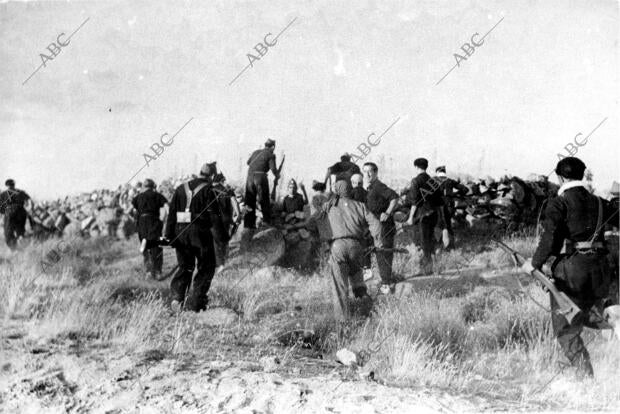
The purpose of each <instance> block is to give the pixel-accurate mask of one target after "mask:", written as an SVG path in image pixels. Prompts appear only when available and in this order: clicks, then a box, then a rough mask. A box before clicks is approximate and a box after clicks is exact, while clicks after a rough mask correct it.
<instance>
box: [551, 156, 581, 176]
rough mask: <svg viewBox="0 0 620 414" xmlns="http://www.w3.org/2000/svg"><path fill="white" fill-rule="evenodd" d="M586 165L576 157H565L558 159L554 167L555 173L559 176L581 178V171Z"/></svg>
mask: <svg viewBox="0 0 620 414" xmlns="http://www.w3.org/2000/svg"><path fill="white" fill-rule="evenodd" d="M585 170H586V165H585V164H584V163H583V161H581V160H580V159H579V158H577V157H566V158H563V159H561V160H560V161H558V164H557V166H556V167H555V173H556V174H557V175H558V176H559V177H563V178H568V179H570V180H581V179H583V173H584V171H585Z"/></svg>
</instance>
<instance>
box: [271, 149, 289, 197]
mask: <svg viewBox="0 0 620 414" xmlns="http://www.w3.org/2000/svg"><path fill="white" fill-rule="evenodd" d="M284 158H286V155H284V154H282V160H281V161H280V166H279V167H278V175H276V176H275V177H274V179H273V188H272V189H271V201H275V200H276V188H277V187H278V181H280V173H281V172H282V166H283V165H284Z"/></svg>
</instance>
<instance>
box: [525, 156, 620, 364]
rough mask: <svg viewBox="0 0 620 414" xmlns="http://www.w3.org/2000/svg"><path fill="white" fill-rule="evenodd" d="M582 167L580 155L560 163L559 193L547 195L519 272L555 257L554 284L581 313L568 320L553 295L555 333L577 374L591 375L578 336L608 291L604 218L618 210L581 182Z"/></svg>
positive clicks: (613, 214)
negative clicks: (537, 233)
mask: <svg viewBox="0 0 620 414" xmlns="http://www.w3.org/2000/svg"><path fill="white" fill-rule="evenodd" d="M585 169H586V166H585V164H584V163H583V162H582V161H581V160H580V159H579V158H575V157H567V158H563V159H562V160H561V161H559V162H558V164H557V166H556V168H555V173H556V175H557V176H558V179H559V182H560V185H561V186H560V189H559V191H558V196H557V197H555V198H552V199H550V201H549V203H548V205H547V208H546V209H545V214H544V220H543V222H542V227H543V233H542V235H541V238H540V242H539V243H538V247H537V249H536V252H535V253H534V256H533V258H532V260H531V262H530V261H527V262H526V263H525V264H524V265H523V270H524V271H526V272H528V273H529V272H531V271H533V270H534V269H538V270H542V267H543V265H544V264H545V263H546V262H547V259H549V258H550V257H551V256H554V257H555V260H554V262H553V264H552V266H551V270H552V273H553V280H554V282H555V285H556V286H557V288H558V289H559V290H560V291H562V292H564V293H566V295H567V296H568V297H569V298H570V299H572V300H573V302H575V304H576V305H577V306H579V308H580V309H581V310H582V313H581V314H580V315H578V316H577V317H575V318H574V319H573V320H572V322H570V323H569V322H568V320H567V319H566V317H565V316H564V315H563V314H561V313H560V312H559V307H558V304H557V302H556V301H555V299H554V297H553V296H551V297H550V298H551V312H552V313H551V323H552V326H553V332H554V334H555V336H556V337H557V340H558V342H559V344H560V347H561V348H562V350H563V351H564V354H565V355H566V357H567V358H568V360H569V361H570V363H571V365H572V366H574V367H575V368H576V369H577V371H578V373H580V374H582V375H584V376H592V375H593V370H592V365H591V363H590V355H589V354H588V350H587V349H586V347H585V345H584V342H583V339H581V336H580V334H581V331H582V329H583V327H584V326H589V327H592V328H596V326H595V325H592V324H591V320H590V318H589V316H590V315H591V309H592V307H593V306H595V307H596V306H597V305H600V304H601V303H602V301H603V300H604V299H605V297H606V296H607V294H608V290H609V283H610V270H609V263H608V262H607V258H606V255H607V252H608V251H607V248H606V245H605V238H604V235H603V230H604V226H605V224H606V223H607V222H609V221H610V220H613V219H615V220H617V212H613V211H611V209H610V208H609V205H608V202H607V201H606V200H603V199H602V198H600V197H597V196H595V195H593V194H591V193H590V192H589V191H588V190H587V188H586V184H585V183H584V181H582V180H583V176H584V171H585ZM614 216H615V217H614Z"/></svg>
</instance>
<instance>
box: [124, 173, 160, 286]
mask: <svg viewBox="0 0 620 414" xmlns="http://www.w3.org/2000/svg"><path fill="white" fill-rule="evenodd" d="M144 187H145V189H146V190H145V191H143V192H141V193H140V194H138V195H136V196H135V197H134V198H133V200H132V201H131V205H132V206H133V208H134V209H135V215H136V220H137V223H138V239H139V240H140V250H141V252H142V256H143V257H144V267H145V269H146V272H147V273H148V274H149V275H150V276H151V277H152V278H154V279H159V276H160V275H161V269H162V266H163V263H164V256H163V250H162V248H161V247H160V246H159V243H158V242H159V238H160V237H161V236H162V228H163V223H162V221H161V220H160V219H159V213H160V209H161V208H162V207H164V206H165V205H166V204H168V200H166V197H164V196H163V195H162V194H161V193H159V192H158V191H155V181H153V180H151V179H150V178H147V179H146V180H144Z"/></svg>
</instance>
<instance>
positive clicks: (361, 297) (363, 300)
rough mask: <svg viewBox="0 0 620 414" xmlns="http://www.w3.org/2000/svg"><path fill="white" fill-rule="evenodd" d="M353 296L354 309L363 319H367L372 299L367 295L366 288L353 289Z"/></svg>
mask: <svg viewBox="0 0 620 414" xmlns="http://www.w3.org/2000/svg"><path fill="white" fill-rule="evenodd" d="M353 295H354V296H355V308H357V309H358V310H359V313H360V314H361V315H362V316H363V317H368V316H369V315H370V312H371V311H372V298H371V297H370V295H368V291H367V289H366V286H360V287H356V288H353Z"/></svg>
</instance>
